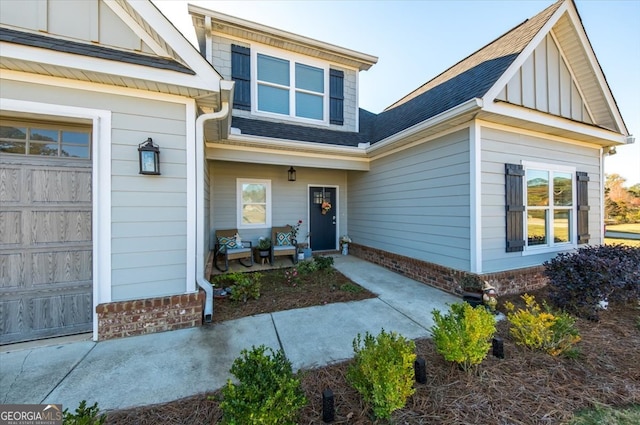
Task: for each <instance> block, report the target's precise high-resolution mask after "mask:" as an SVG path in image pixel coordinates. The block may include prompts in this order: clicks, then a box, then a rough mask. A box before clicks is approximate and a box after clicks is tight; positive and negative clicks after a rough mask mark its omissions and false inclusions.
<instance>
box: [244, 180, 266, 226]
mask: <svg viewBox="0 0 640 425" xmlns="http://www.w3.org/2000/svg"><path fill="white" fill-rule="evenodd" d="M243 184H264V185H266V189H267V190H266V197H267V205H266V210H267V218H266V220H267V222H266V223H264V224H263V223H258V224H244V223H243V222H242V185H243ZM271 207H272V203H271V180H264V179H245V178H238V179H236V225H237V228H238V229H266V228H270V227H271Z"/></svg>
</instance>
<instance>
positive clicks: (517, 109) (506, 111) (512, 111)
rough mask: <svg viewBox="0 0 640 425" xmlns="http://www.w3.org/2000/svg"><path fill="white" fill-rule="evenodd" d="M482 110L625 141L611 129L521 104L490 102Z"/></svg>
mask: <svg viewBox="0 0 640 425" xmlns="http://www.w3.org/2000/svg"><path fill="white" fill-rule="evenodd" d="M482 110H483V111H484V112H490V113H495V114H499V115H504V116H506V117H511V118H516V119H521V120H525V121H529V122H532V123H536V124H541V125H546V126H549V127H555V128H559V129H561V130H565V131H571V132H575V133H580V134H584V135H585V136H589V137H594V138H597V139H602V140H606V141H607V142H611V144H612V145H624V144H626V143H627V140H626V136H625V135H624V134H620V133H616V132H615V131H613V130H606V129H603V128H599V127H595V126H591V125H588V124H583V123H579V122H576V121H572V120H569V119H567V118H564V117H558V116H555V115H550V114H548V113H546V112H541V111H536V110H533V109H528V108H523V107H522V106H518V105H512V104H510V103H506V102H490V103H489V104H487V105H485V107H484V108H483V109H482Z"/></svg>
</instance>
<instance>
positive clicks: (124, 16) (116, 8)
mask: <svg viewBox="0 0 640 425" xmlns="http://www.w3.org/2000/svg"><path fill="white" fill-rule="evenodd" d="M103 1H104V4H106V5H107V6H108V7H109V8H110V9H111V10H112V11H113V13H115V14H116V16H118V18H120V19H121V20H122V21H123V22H124V23H125V24H127V26H128V27H129V28H131V30H132V31H133V32H134V33H135V34H136V35H137V36H138V37H140V39H142V41H144V43H145V44H146V45H147V46H149V47H150V48H151V50H153V52H154V53H155V54H156V55H158V56H163V57H166V58H170V57H171V55H170V54H169V52H168V51H167V50H166V49H165V48H164V47H162V46H161V45H160V44H159V43H158V42H157V41H156V40H154V38H153V37H151V35H150V34H149V33H147V32H146V31H145V30H144V29H143V28H141V27H140V25H138V22H136V20H135V19H133V17H132V16H131V15H129V14H128V13H127V11H126V10H125V9H124V8H123V7H122V6H121V5H120V4H119V3H118V2H116V1H115V0H103ZM151 28H154V26H153V25H151Z"/></svg>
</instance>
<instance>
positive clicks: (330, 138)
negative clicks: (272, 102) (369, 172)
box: [231, 117, 367, 146]
mask: <svg viewBox="0 0 640 425" xmlns="http://www.w3.org/2000/svg"><path fill="white" fill-rule="evenodd" d="M231 126H232V127H235V128H239V129H240V130H241V131H242V134H249V135H252V136H263V137H275V138H278V139H285V140H298V141H301V142H315V143H324V144H328V145H340V146H358V143H365V142H366V141H367V140H365V139H364V138H363V137H362V133H356V132H344V131H335V130H329V129H324V128H317V127H308V126H304V125H295V124H284V123H277V122H271V121H262V120H255V119H250V118H241V117H233V118H232V121H231Z"/></svg>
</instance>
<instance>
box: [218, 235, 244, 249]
mask: <svg viewBox="0 0 640 425" xmlns="http://www.w3.org/2000/svg"><path fill="white" fill-rule="evenodd" d="M218 246H219V247H220V252H227V250H228V249H235V248H240V247H239V246H238V244H236V238H235V237H231V238H228V237H226V236H221V237H219V238H218Z"/></svg>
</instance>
